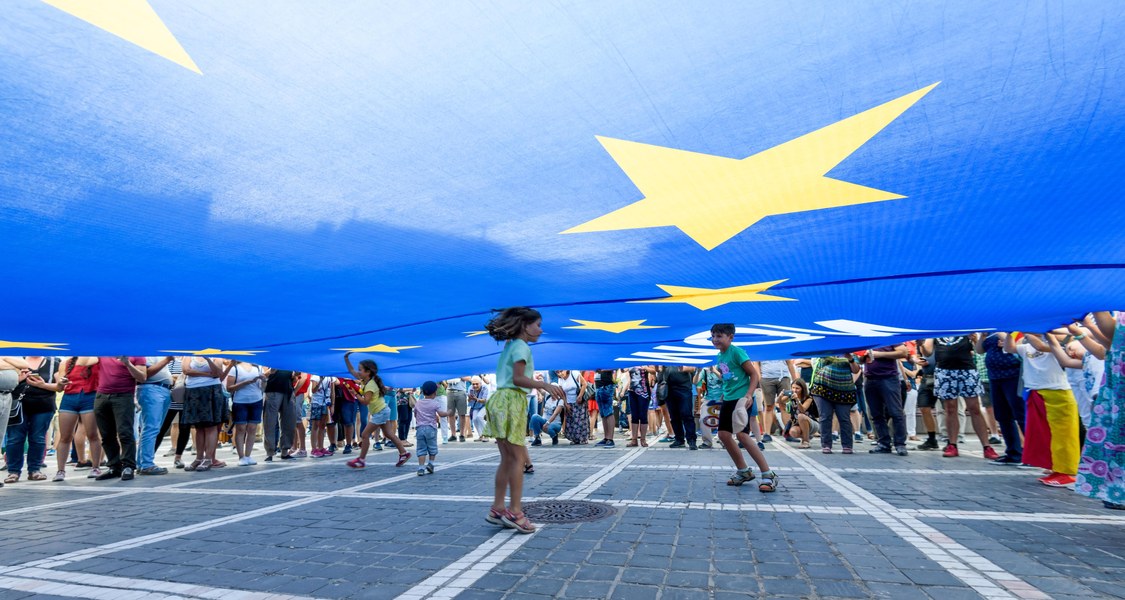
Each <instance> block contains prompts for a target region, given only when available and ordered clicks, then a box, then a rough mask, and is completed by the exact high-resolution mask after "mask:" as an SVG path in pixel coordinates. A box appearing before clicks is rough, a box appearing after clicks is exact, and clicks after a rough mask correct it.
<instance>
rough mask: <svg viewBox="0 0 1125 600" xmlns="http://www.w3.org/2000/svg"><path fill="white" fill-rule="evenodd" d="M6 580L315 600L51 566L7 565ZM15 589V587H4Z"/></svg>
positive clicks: (88, 593)
mask: <svg viewBox="0 0 1125 600" xmlns="http://www.w3.org/2000/svg"><path fill="white" fill-rule="evenodd" d="M6 579H17V580H24V581H28V580H30V581H37V582H41V583H44V584H63V585H64V586H66V587H64V588H61V589H60V590H59V591H55V592H50V591H46V590H42V589H36V590H23V589H20V591H34V592H36V593H42V594H55V595H60V596H71V595H72V594H73V593H75V592H78V594H75V595H73V597H75V598H101V597H105V598H113V599H114V600H116V599H117V598H124V597H134V596H130V595H129V594H140V595H138V596H135V597H137V598H206V599H214V600H226V599H228V598H238V599H239V600H316V599H315V598H311V597H309V596H293V595H285V594H277V593H274V592H251V591H245V590H236V589H228V588H219V587H212V586H207V585H198V584H194V583H176V582H174V581H159V580H147V579H135V578H132V577H114V576H111V575H94V574H89V573H77V572H71V571H54V570H51V569H40V568H35V567H30V568H20V567H15V568H10V569H7V572H6V573H4V577H2V578H0V588H3V587H6V586H5V583H6V581H5V580H6ZM8 589H17V588H8Z"/></svg>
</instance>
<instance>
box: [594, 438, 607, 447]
mask: <svg viewBox="0 0 1125 600" xmlns="http://www.w3.org/2000/svg"><path fill="white" fill-rule="evenodd" d="M608 441H609V440H607V439H602V441H600V442H598V443H596V444H594V445H595V446H604V445H605V443H606V442H608Z"/></svg>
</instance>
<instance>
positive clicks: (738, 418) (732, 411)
mask: <svg viewBox="0 0 1125 600" xmlns="http://www.w3.org/2000/svg"><path fill="white" fill-rule="evenodd" d="M733 342H734V324H733V323H716V324H715V325H712V326H711V343H712V344H713V345H714V346H715V348H717V349H718V350H719V356H718V358H717V363H718V364H717V366H718V367H719V374H720V375H721V376H722V378H723V405H722V407H721V409H720V411H719V441H721V442H722V443H723V448H725V449H726V451H727V454H730V458H731V460H733V461H734V466H735V467H737V468H738V470H737V471H735V473H734V475H731V478H730V480H728V481H727V485H742V484H744V483H746V482H747V481H752V480H753V479H754V472H753V470H751V468H750V467H748V466H746V459H745V458H743V457H742V451H741V450H739V449H738V443H739V442H740V443H741V444H742V446H743V447H745V448H746V451H747V452H749V453H750V458H753V459H754V462H756V463H758V468H759V469H761V471H762V482H761V483H759V484H758V490H759V491H762V492H772V491H774V490H776V489H777V473H775V472H774V471H773V470H772V469H770V466H769V463H767V462H766V455H765V454H763V453H762V450H761V449H760V448H758V445H757V444H755V443H754V442H753V440H751V439H750V434H748V433H747V425H748V424H749V422H750V415H749V414H748V413H747V411H746V406H747V405H748V404H749V403H751V402H754V390H755V389H757V387H758V369H757V367H755V366H754V363H752V362H750V357H749V356H747V355H746V351H745V350H743V349H742V348H740V347H738V346H735V345H734V344H733ZM736 437H737V440H736V439H735V438H736Z"/></svg>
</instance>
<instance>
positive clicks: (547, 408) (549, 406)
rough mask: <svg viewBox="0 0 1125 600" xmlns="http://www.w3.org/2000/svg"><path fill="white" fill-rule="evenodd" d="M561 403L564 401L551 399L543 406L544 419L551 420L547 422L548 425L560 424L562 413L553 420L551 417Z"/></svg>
mask: <svg viewBox="0 0 1125 600" xmlns="http://www.w3.org/2000/svg"><path fill="white" fill-rule="evenodd" d="M561 402H562V400H557V399H555V398H549V399H548V400H547V402H546V403H544V404H543V418H544V419H550V420H549V421H547V423H548V424H554V423H558V422H559V419H561V418H562V413H561V412H560V413H559V414H558V416H556V417H555V418H553V419H551V415H552V414H554V412H555V409H556V408H558V406H559V404H560V403H561Z"/></svg>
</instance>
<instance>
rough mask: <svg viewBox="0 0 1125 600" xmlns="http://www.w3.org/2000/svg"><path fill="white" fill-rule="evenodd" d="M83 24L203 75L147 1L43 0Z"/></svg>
mask: <svg viewBox="0 0 1125 600" xmlns="http://www.w3.org/2000/svg"><path fill="white" fill-rule="evenodd" d="M43 1H44V2H46V3H47V4H50V5H51V6H53V7H55V8H57V9H59V10H61V11H63V12H65V13H67V14H69V15H72V16H75V17H78V18H79V19H82V20H83V21H86V22H87V23H89V24H91V25H93V26H94V27H97V28H99V29H103V30H105V31H108V32H109V33H112V34H113V35H116V36H117V37H119V38H121V39H123V40H125V41H126V42H129V43H131V44H136V45H137V46H140V47H141V48H144V49H145V50H148V51H149V52H152V53H153V54H156V55H158V56H161V57H163V58H166V59H168V60H170V61H172V62H174V63H176V64H178V65H180V66H181V67H184V68H185V69H188V70H191V71H195V72H196V73H199V74H200V75H202V74H203V72H202V71H200V70H199V67H197V66H196V65H195V61H193V60H192V59H191V57H190V56H188V53H187V51H186V50H184V47H183V46H181V45H180V42H178V41H176V37H175V36H174V35H172V32H171V31H169V30H168V27H167V26H166V25H164V21H162V20H161V19H160V16H159V15H157V14H156V11H155V10H153V9H152V6H150V5H149V3H148V0H43Z"/></svg>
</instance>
